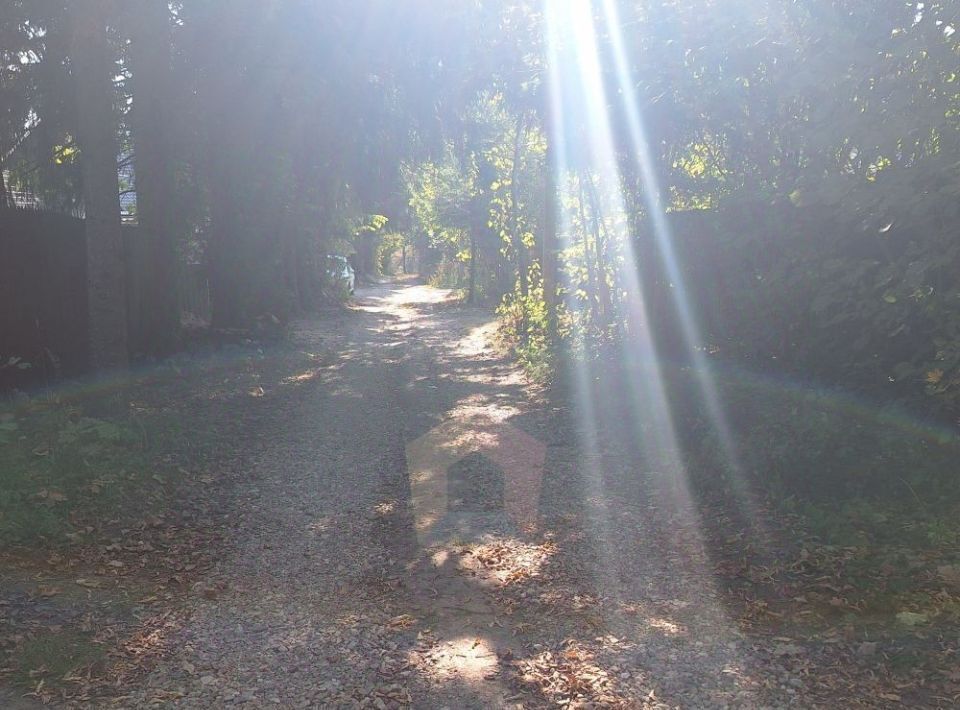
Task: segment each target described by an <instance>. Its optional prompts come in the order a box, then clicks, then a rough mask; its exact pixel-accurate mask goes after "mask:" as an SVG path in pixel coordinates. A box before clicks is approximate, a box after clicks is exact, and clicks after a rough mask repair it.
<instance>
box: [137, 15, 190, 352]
mask: <svg viewBox="0 0 960 710" xmlns="http://www.w3.org/2000/svg"><path fill="white" fill-rule="evenodd" d="M127 12H128V13H129V14H128V20H129V26H130V35H131V44H130V60H131V64H132V67H131V68H132V72H133V113H132V126H133V140H134V150H135V166H136V191H137V220H138V223H139V233H140V234H139V238H140V240H142V241H143V245H144V249H143V257H144V260H145V261H146V265H147V268H143V269H140V270H139V272H140V277H141V279H142V282H141V285H140V294H141V298H140V299H139V302H138V303H137V308H136V312H135V313H132V314H131V316H132V318H131V321H132V322H133V323H136V329H137V333H138V337H137V338H136V341H137V344H138V345H139V347H141V348H143V349H144V350H145V351H146V353H148V354H151V355H166V354H169V353H171V352H173V350H174V349H175V348H176V344H177V336H178V331H179V326H180V317H179V308H178V303H177V288H176V271H177V262H176V260H177V254H176V238H177V232H176V229H177V225H176V224H175V221H174V219H173V214H174V210H173V209H172V205H173V200H174V198H175V195H174V179H173V164H172V157H171V156H172V150H171V148H172V146H171V142H170V140H169V135H168V131H169V126H170V125H171V118H172V117H171V113H172V111H173V107H172V105H171V102H172V96H171V90H170V89H171V85H170V79H171V76H170V75H171V68H170V66H171V37H170V32H171V21H170V11H169V6H168V3H167V2H166V0H139V1H138V2H136V3H133V4H132V5H130V6H129V7H128V8H127Z"/></svg>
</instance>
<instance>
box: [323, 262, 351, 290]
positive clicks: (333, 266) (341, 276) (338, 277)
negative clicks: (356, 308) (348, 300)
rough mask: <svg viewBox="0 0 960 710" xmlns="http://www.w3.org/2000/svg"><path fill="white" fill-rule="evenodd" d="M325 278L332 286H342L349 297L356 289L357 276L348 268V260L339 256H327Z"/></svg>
mask: <svg viewBox="0 0 960 710" xmlns="http://www.w3.org/2000/svg"><path fill="white" fill-rule="evenodd" d="M327 276H328V278H329V279H330V281H331V282H333V283H334V284H340V285H342V286H343V287H344V288H345V289H346V290H347V293H349V294H351V295H352V294H353V292H354V289H356V287H357V274H356V273H355V272H354V270H353V267H352V266H350V260H349V259H347V257H345V256H340V255H339V254H329V255H328V256H327Z"/></svg>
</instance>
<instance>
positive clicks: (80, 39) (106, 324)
mask: <svg viewBox="0 0 960 710" xmlns="http://www.w3.org/2000/svg"><path fill="white" fill-rule="evenodd" d="M112 9H113V3H112V2H110V1H109V0H90V2H84V3H79V2H73V3H70V19H71V39H72V41H71V47H72V55H71V61H72V70H73V76H74V88H75V90H76V107H77V138H78V144H79V147H80V156H81V157H80V160H81V171H82V176H83V204H84V212H85V215H86V238H87V239H86V241H87V297H88V300H89V319H90V328H89V333H90V336H89V337H90V343H89V345H90V364H91V365H92V366H93V367H94V368H96V369H98V370H99V369H110V368H118V367H125V366H126V365H127V364H128V354H127V309H126V293H125V285H126V284H125V280H126V279H125V274H124V258H123V239H122V235H121V231H120V198H119V195H120V188H119V180H118V176H117V154H118V150H117V121H116V110H115V101H114V96H115V95H114V89H113V83H112V80H113V77H114V75H115V74H116V72H117V70H116V67H115V62H114V56H113V54H112V51H111V47H110V42H109V40H108V36H107V25H108V20H109V18H110V17H111V10H112Z"/></svg>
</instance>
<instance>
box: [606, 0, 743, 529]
mask: <svg viewBox="0 0 960 710" xmlns="http://www.w3.org/2000/svg"><path fill="white" fill-rule="evenodd" d="M602 14H603V19H604V23H605V26H606V29H607V31H608V35H609V41H610V45H611V50H612V55H613V63H614V70H615V74H616V81H617V87H618V89H619V95H620V98H621V104H622V109H623V111H624V113H625V115H626V119H627V128H628V134H629V137H630V144H631V147H632V149H633V153H634V160H635V163H636V165H637V167H638V168H639V170H640V176H641V179H642V180H643V184H644V190H643V196H644V199H645V201H646V207H647V213H648V217H649V220H650V224H651V226H652V231H653V236H654V239H655V240H656V244H657V249H658V252H659V257H660V262H661V264H662V265H663V267H664V269H665V271H666V274H667V277H668V279H669V281H670V283H671V284H672V285H673V288H672V289H670V292H671V295H672V297H673V301H674V308H675V309H676V315H677V318H678V320H679V324H680V328H681V333H682V335H683V339H684V345H685V347H686V350H687V353H688V356H689V358H690V363H691V365H692V370H693V373H694V376H695V377H696V381H697V385H698V387H699V389H700V393H701V397H702V398H703V402H704V405H705V406H706V410H707V416H708V417H709V419H710V422H711V424H712V425H713V427H714V429H715V432H716V434H717V438H718V440H719V442H720V445H721V447H722V449H723V454H724V457H725V458H726V461H727V464H728V466H729V467H730V470H731V473H732V477H731V478H732V480H731V483H732V485H733V486H734V488H735V490H736V493H737V502H738V505H741V506H744V505H746V504H747V498H746V496H747V491H746V482H745V476H744V473H743V466H742V462H741V457H740V455H739V453H738V451H737V445H736V441H735V439H734V436H733V433H732V431H731V429H730V425H729V421H728V419H727V415H726V412H725V411H724V407H723V404H722V402H721V400H720V396H719V392H718V390H717V385H716V382H715V379H714V376H713V372H712V367H711V364H710V362H709V360H708V359H707V357H706V351H705V344H704V343H702V342H701V340H702V338H701V330H700V328H699V326H698V324H697V319H696V315H695V314H694V312H693V308H692V306H691V304H690V301H689V299H688V298H687V290H686V287H685V285H684V278H683V274H682V272H681V270H680V265H679V261H678V259H677V256H676V253H675V251H674V248H673V240H672V238H671V235H670V227H669V225H668V223H667V220H666V211H665V206H664V204H663V200H662V197H661V186H660V181H659V179H658V178H657V175H656V171H655V169H654V159H653V155H652V152H651V149H650V142H649V140H648V138H647V130H646V128H645V124H644V120H643V115H642V113H641V110H640V101H639V97H638V96H637V93H636V90H635V88H634V85H633V82H632V81H631V78H630V77H631V71H630V67H629V64H628V61H627V52H626V49H625V47H624V40H623V34H622V30H621V26H622V25H621V19H620V16H619V10H618V7H617V3H616V2H615V1H614V0H602ZM748 512H749V511H748ZM746 517H747V519H748V520H749V521H750V524H754V523H755V522H756V516H754V515H752V514H750V515H747V516H746Z"/></svg>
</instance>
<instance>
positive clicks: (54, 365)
mask: <svg viewBox="0 0 960 710" xmlns="http://www.w3.org/2000/svg"><path fill="white" fill-rule="evenodd" d="M86 340H87V290H86V245H85V242H84V236H83V221H82V220H79V219H76V218H73V217H68V216H65V215H58V214H49V213H43V212H35V211H30V210H19V209H2V210H0V366H3V365H5V364H6V363H8V362H9V360H10V358H20V359H21V361H20V362H21V363H28V364H29V369H20V368H18V367H5V368H4V369H2V370H0V388H5V387H10V386H14V385H20V384H24V383H36V382H43V381H45V380H50V379H52V378H54V377H56V376H61V375H62V376H73V375H77V374H80V373H82V372H83V371H84V370H85V369H86V367H87V347H86Z"/></svg>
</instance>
